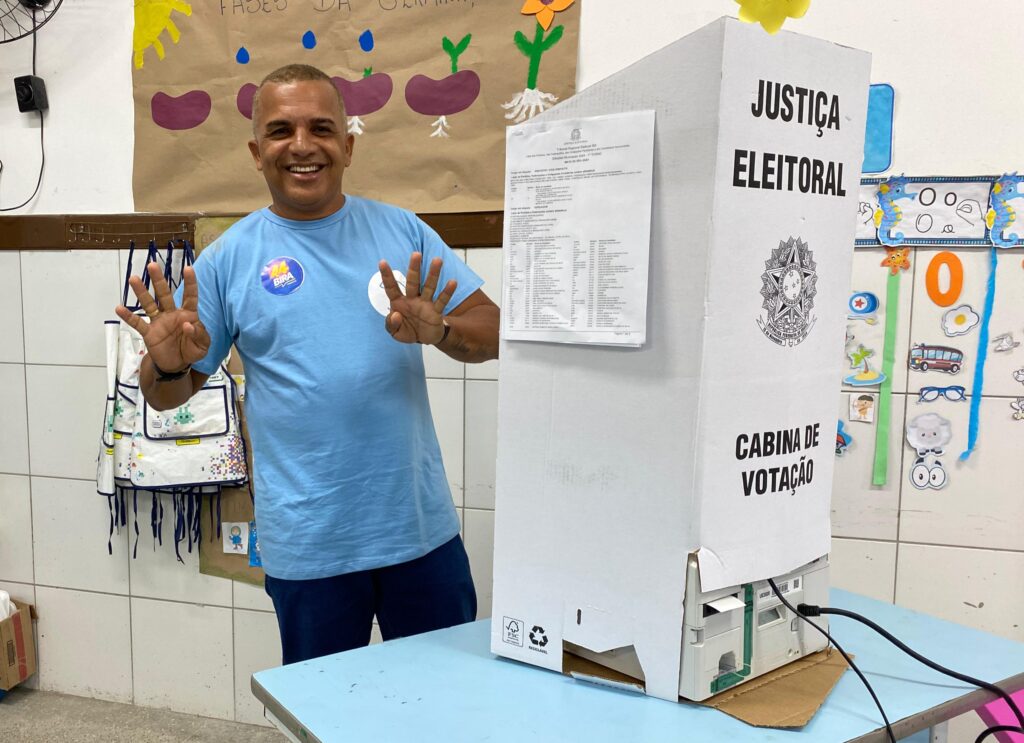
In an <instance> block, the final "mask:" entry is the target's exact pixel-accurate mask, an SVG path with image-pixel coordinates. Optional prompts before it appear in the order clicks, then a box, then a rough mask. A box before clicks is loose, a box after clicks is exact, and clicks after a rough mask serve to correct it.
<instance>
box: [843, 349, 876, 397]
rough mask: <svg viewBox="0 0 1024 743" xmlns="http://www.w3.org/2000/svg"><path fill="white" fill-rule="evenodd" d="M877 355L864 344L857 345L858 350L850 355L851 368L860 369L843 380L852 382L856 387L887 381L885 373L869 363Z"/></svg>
mask: <svg viewBox="0 0 1024 743" xmlns="http://www.w3.org/2000/svg"><path fill="white" fill-rule="evenodd" d="M874 355H875V352H874V351H872V350H871V349H870V348H865V347H864V344H860V345H859V346H857V350H856V351H854V352H853V353H851V354H850V355H849V356H850V368H851V369H858V370H859V371H858V372H857V373H856V374H851V375H850V376H848V377H847V378H846V379H844V380H843V382H845V383H846V384H852V385H853V386H854V387H870V386H871V385H875V384H881V383H882V382H884V381H885V374H883V373H882V372H880V371H875V370H874V369H872V368H871V365H870V364H868V359H869V358H871V357H872V356H874Z"/></svg>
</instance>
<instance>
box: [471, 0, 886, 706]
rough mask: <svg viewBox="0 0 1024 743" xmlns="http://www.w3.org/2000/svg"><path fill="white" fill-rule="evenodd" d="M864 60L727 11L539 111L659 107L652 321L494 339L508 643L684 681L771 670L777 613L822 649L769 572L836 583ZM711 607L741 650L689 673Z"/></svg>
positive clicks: (499, 635) (504, 641)
mask: <svg viewBox="0 0 1024 743" xmlns="http://www.w3.org/2000/svg"><path fill="white" fill-rule="evenodd" d="M869 71H870V56H869V55H868V54H867V53H864V52H860V51H857V50H853V49H849V48H844V47H841V46H838V45H836V44H832V43H829V42H826V41H822V40H818V39H813V38H808V37H805V36H801V35H797V34H794V33H788V32H782V33H779V34H778V35H775V36H769V35H768V34H766V33H764V32H763V30H762V29H761V28H760V27H758V26H756V25H747V24H743V23H740V22H739V21H736V20H733V19H720V20H718V21H716V22H715V23H713V24H711V25H709V26H707V27H705V28H702V29H700V30H699V31H696V32H695V33H693V34H691V35H689V36H686V37H685V38H683V39H680V40H679V41H677V42H675V43H673V44H671V45H669V46H668V47H665V48H664V49H662V50H660V51H658V52H655V53H654V54H651V55H650V56H648V57H646V58H645V59H643V60H641V61H639V62H637V63H636V64H634V65H632V66H630V67H628V68H627V69H625V70H622V71H621V72H619V73H617V74H615V75H613V76H611V77H609V78H607V79H606V80H604V81H602V82H599V83H597V84H595V85H593V86H591V87H590V88H587V89H585V90H583V91H582V92H580V93H578V94H577V95H576V96H574V97H573V98H571V99H570V100H568V101H565V102H564V103H561V104H559V105H558V106H556V107H554V108H553V109H551V110H549V111H547V112H545V113H543V114H541V115H540V116H538V117H537V118H536V119H535V120H534V121H560V120H571V119H579V118H585V117H590V116H598V115H604V114H609V113H616V112H621V111H639V110H654V111H655V152H654V176H653V177H654V191H653V204H652V223H651V245H650V263H649V265H650V269H649V283H648V304H647V307H648V311H647V313H648V314H647V340H646V343H645V344H644V345H643V346H642V347H640V348H636V349H626V348H609V347H602V346H599V345H587V344H572V343H531V342H510V341H508V340H503V341H502V344H501V350H500V353H501V370H500V385H499V413H498V416H499V417H498V461H497V481H496V487H497V492H496V522H495V555H494V604H493V615H492V616H493V623H492V626H493V630H492V638H491V649H492V651H493V652H495V653H497V654H499V655H502V656H507V657H509V658H514V659H516V660H520V661H523V662H526V663H531V664H533V665H537V666H541V667H544V668H548V669H552V670H558V671H562V670H564V667H563V651H565V650H571V651H573V652H574V653H577V654H580V655H584V656H586V657H588V658H591V659H594V660H596V662H597V663H598V664H599V665H602V666H610V667H615V665H616V663H615V661H614V660H613V659H614V657H616V656H619V657H621V656H632V658H633V659H634V660H635V664H634V670H633V673H631V674H630V675H631V676H633V677H634V678H635V677H637V676H639V677H640V679H641V680H642V682H643V687H644V689H645V691H646V693H647V694H649V695H653V696H657V697H661V698H663V699H671V700H675V699H677V698H678V697H679V695H680V693H681V691H685V694H686V695H687V696H689V697H690V698H696V699H702V698H705V697H707V696H709V695H710V694H712V693H714V692H715V691H716V689H717V690H721V689H722V688H725V687H727V686H729V685H731V684H735V683H741V682H743V681H745V680H749V679H750V678H753V677H755V676H757V675H758V674H759V673H760V672H761V671H759V670H758V669H757V668H754V670H753V673H752V672H751V668H752V665H753V664H755V663H756V662H757V661H756V658H754V657H752V656H751V652H750V651H751V648H753V649H754V650H758V651H759V652H760V650H762V649H763V648H764V647H766V645H765V643H764V642H762V640H763V638H764V637H765V636H766V635H764V634H763V633H762V630H766V629H767V628H769V627H770V628H772V630H773V631H775V629H777V628H778V627H779V626H784V627H785V628H786V632H787V633H788V632H792V633H793V636H794V637H793V639H791V640H786V642H785V643H783V644H782V645H780V646H779V647H788V649H785V650H784V651H783V652H782V659H781V662H786V661H787V660H796V659H797V658H800V657H804V656H807V655H809V654H810V653H812V652H813V651H814V650H816V649H818V648H820V647H821V643H820V642H819V643H818V644H817V645H814V644H813V643H812V640H811V635H810V634H809V633H808V634H804V633H803V630H802V629H801V627H800V625H802V622H800V621H799V620H797V619H796V618H794V617H789V616H788V615H787V614H786V611H785V609H784V608H780V607H779V604H778V601H777V600H776V599H775V597H774V596H773V595H772V594H771V592H770V591H769V592H767V593H765V592H764V588H765V584H764V583H763V581H764V580H765V579H767V578H772V577H775V578H778V583H779V584H780V586H783V589H784V590H787V589H788V590H793V589H795V588H797V587H801V586H803V585H804V584H805V583H806V584H814V590H816V591H817V592H818V593H816V594H815V595H819V594H820V591H822V590H825V591H827V577H826V576H827V560H826V559H823V558H824V556H826V555H827V554H828V552H829V545H830V528H829V500H830V494H831V487H832V473H833V459H834V439H835V435H836V423H837V421H836V413H835V396H836V392H837V389H836V379H838V378H839V371H840V369H839V368H838V364H837V359H839V358H841V353H840V351H841V347H842V344H843V336H844V332H843V331H844V325H845V322H846V304H847V298H848V295H849V286H850V283H849V282H850V264H851V259H852V251H853V244H854V242H853V240H854V230H855V218H856V213H857V200H858V196H857V193H858V183H859V177H860V167H861V160H862V157H863V139H864V129H865V109H866V104H867V96H868V87H869ZM601 208H602V209H614V208H615V204H614V203H607V204H602V205H601ZM507 229H508V222H507V221H506V230H507ZM507 239H508V235H506V242H507ZM821 568H825V572H824V573H822V572H821ZM688 576H689V577H688ZM698 577H699V581H700V592H699V594H697V593H696V592H695V589H694V585H693V584H694V581H695V580H697V579H698ZM787 581H788V585H785V584H786V582H787ZM823 581H824V582H823ZM688 582H689V583H690V586H689V590H690V592H691V594H692V595H695V596H696V598H695V599H693V601H698V599H699V601H698V603H697V604H692V605H691V604H688V603H687V602H685V601H684V598H685V596H686V593H687V590H688V585H687V584H688ZM810 588H811V586H810V585H808V589H809V590H810ZM701 597H703V598H701ZM793 597H794V598H795V599H796V600H807V599H806V598H804V599H801V598H799V597H798V596H796V595H795V594H794V596H793ZM684 604H685V605H688V606H691V609H690V610H691V611H693V610H694V609H693V606H698V607H699V608H698V609H697V610H698V611H700V612H701V613H702V616H701V617H700V619H701V621H700V622H697V621H695V619H696V618H695V617H694V616H689V617H688V616H684ZM715 614H720V615H721V618H719V619H713V615H715ZM708 618H712V619H713V621H710V622H709V621H704V620H706V619H708ZM698 625H699V627H698ZM684 626H685V627H688V628H689V629H686V628H685V627H684ZM710 626H716V627H719V628H720V629H721V631H729V632H733V633H734V634H733V635H732V636H733V637H734V638H736V639H735V643H734V645H733V647H734V648H735V650H733V651H730V652H731V655H730V652H721V653H720V654H719V653H717V652H716V654H715V657H714V660H713V668H711V669H710V671H709V672H707V673H705V671H708V669H707V668H705V669H704V670H703V671H701V672H699V673H694V671H693V668H692V663H691V664H690V667H688V670H687V674H686V678H684V674H683V669H684V666H686V665H687V664H686V662H684V656H685V655H686V653H687V652H688V648H689V649H690V651H691V652H692V650H693V649H694V648H695V647H698V646H699V647H703V646H704V645H703V644H704V643H705V642H706V640H708V639H709V636H707V635H701V637H700V638H698V633H697V632H696V630H697V629H698V628H700V629H701V630H702V632H710V630H708V629H707V628H708V627H710ZM773 642H774V641H773ZM780 642H781V640H780ZM794 648H796V650H795V651H794ZM787 655H788V656H789V657H788V658H787ZM567 657H568V656H567ZM705 660H706V659H705ZM777 660H778V659H777ZM627 665H628V664H627ZM705 665H706V664H705ZM776 665H777V664H776ZM623 667H626V666H623ZM773 667H774V666H773ZM698 670H699V669H698ZM761 670H764V669H761ZM708 675H710V678H707V676H708ZM694 678H697V679H701V678H703V679H704V681H701V682H700V683H701V684H705V683H706V686H704V688H696V687H695V685H694V682H693V681H692V679H694ZM687 679H691V680H690V681H688V680H687Z"/></svg>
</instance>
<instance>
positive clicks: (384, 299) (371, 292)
mask: <svg viewBox="0 0 1024 743" xmlns="http://www.w3.org/2000/svg"><path fill="white" fill-rule="evenodd" d="M392 273H393V274H394V276H395V283H397V284H398V288H399V289H401V290H402V293H403V294H405V274H404V273H402V272H401V271H395V270H392ZM366 293H367V295H368V296H369V297H370V304H371V305H373V309H375V310H377V313H378V314H379V315H380V316H381V317H387V316H388V313H389V312H390V311H391V300H390V299H388V294H387V292H386V291H384V279H383V278H381V275H380V271H377V272H376V273H375V274H373V276H371V277H370V283H369V284H368V285H367V286H366Z"/></svg>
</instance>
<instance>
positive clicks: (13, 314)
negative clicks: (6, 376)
mask: <svg viewBox="0 0 1024 743" xmlns="http://www.w3.org/2000/svg"><path fill="white" fill-rule="evenodd" d="M0 276H3V277H4V290H3V291H2V292H0V338H3V339H4V342H3V343H0V363H9V362H13V363H16V364H20V363H22V362H24V361H25V335H24V331H23V327H24V323H23V322H22V315H21V256H20V255H19V254H18V253H9V252H0Z"/></svg>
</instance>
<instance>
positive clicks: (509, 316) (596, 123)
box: [501, 111, 654, 346]
mask: <svg viewBox="0 0 1024 743" xmlns="http://www.w3.org/2000/svg"><path fill="white" fill-rule="evenodd" d="M505 139H506V144H507V148H506V167H505V234H504V242H505V250H504V253H505V286H504V300H503V304H502V313H501V315H502V318H503V323H504V327H503V328H502V335H503V337H504V338H506V339H507V340H519V341H552V342H556V343H595V344H603V345H615V346H640V345H642V344H643V343H644V341H645V340H646V337H647V261H648V256H649V253H650V240H651V180H652V169H653V161H654V111H636V112H632V113H624V114H615V115H611V116H595V117H592V118H584V119H571V120H566V121H553V122H544V123H531V124H522V125H520V126H516V127H511V128H510V129H509V130H508V131H507V133H506V137H505Z"/></svg>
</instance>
